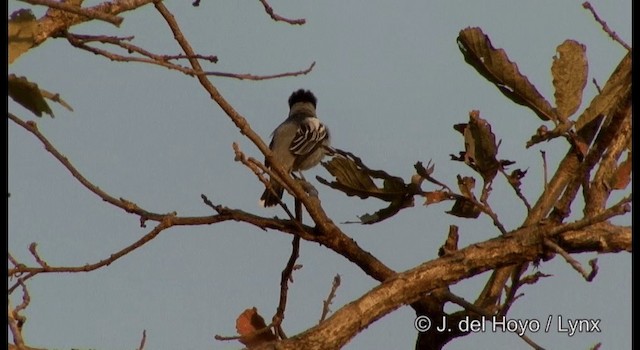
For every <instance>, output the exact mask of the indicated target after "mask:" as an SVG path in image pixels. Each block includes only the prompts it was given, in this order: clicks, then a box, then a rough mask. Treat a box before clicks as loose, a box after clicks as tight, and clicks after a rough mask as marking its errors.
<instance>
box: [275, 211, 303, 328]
mask: <svg viewBox="0 0 640 350" xmlns="http://www.w3.org/2000/svg"><path fill="white" fill-rule="evenodd" d="M296 221H297V222H300V223H301V224H302V207H301V205H300V203H299V201H297V200H296ZM299 256H300V236H299V235H293V240H292V241H291V255H290V256H289V260H288V261H287V265H286V266H285V267H284V269H283V270H282V273H281V275H280V299H279V301H278V308H277V309H276V313H275V315H273V319H272V320H273V323H274V324H275V328H274V330H275V331H276V335H277V336H278V338H280V339H287V336H286V335H285V334H284V331H283V329H282V321H283V320H284V312H285V309H286V307H287V294H288V291H289V281H290V280H291V281H293V280H292V276H293V270H294V267H295V264H296V260H298V257H299Z"/></svg>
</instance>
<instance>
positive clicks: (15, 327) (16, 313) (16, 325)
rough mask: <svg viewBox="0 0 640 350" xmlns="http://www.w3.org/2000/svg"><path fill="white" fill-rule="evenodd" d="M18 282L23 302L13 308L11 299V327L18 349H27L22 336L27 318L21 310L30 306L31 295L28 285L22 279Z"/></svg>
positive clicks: (9, 318)
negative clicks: (21, 313)
mask: <svg viewBox="0 0 640 350" xmlns="http://www.w3.org/2000/svg"><path fill="white" fill-rule="evenodd" d="M18 284H19V285H20V286H21V287H22V303H20V305H18V306H16V307H15V308H13V309H11V302H10V301H9V317H8V323H9V329H10V330H11V334H12V335H13V343H14V344H15V345H16V347H17V348H18V349H25V348H26V347H25V343H24V338H23V337H22V326H23V325H24V323H25V321H26V318H25V317H24V316H23V315H20V311H22V310H24V309H26V307H27V306H29V302H30V301H31V297H29V291H28V290H27V286H26V285H25V284H24V282H22V281H18Z"/></svg>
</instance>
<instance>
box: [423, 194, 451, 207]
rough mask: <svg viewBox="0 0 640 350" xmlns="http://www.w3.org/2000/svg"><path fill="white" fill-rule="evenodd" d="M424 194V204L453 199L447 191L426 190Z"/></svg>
mask: <svg viewBox="0 0 640 350" xmlns="http://www.w3.org/2000/svg"><path fill="white" fill-rule="evenodd" d="M423 196H424V198H425V201H424V205H429V204H433V203H439V202H442V201H446V200H448V199H451V195H450V194H449V193H448V192H446V191H433V192H425V193H424V194H423Z"/></svg>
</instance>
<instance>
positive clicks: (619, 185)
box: [611, 152, 632, 190]
mask: <svg viewBox="0 0 640 350" xmlns="http://www.w3.org/2000/svg"><path fill="white" fill-rule="evenodd" d="M631 167H632V164H631V152H629V153H627V159H625V160H624V161H623V162H622V163H620V165H618V167H617V168H616V170H615V172H614V174H613V177H612V181H611V188H612V189H614V190H622V189H624V188H626V187H627V185H629V182H630V181H631Z"/></svg>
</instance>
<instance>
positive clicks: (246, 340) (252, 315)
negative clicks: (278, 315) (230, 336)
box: [236, 307, 277, 348]
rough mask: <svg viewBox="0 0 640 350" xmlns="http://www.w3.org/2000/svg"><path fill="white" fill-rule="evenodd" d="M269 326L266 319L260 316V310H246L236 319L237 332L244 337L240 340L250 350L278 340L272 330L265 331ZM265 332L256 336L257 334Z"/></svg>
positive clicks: (254, 308)
mask: <svg viewBox="0 0 640 350" xmlns="http://www.w3.org/2000/svg"><path fill="white" fill-rule="evenodd" d="M266 327H267V324H266V323H265V322H264V318H262V316H260V314H258V309H257V308H256V307H253V308H251V309H246V310H244V311H243V312H242V313H241V314H240V316H238V318H237V319H236V331H237V332H238V334H239V335H241V336H242V337H241V338H240V339H239V340H240V342H241V343H242V344H244V345H245V346H246V347H248V348H252V347H255V346H258V345H260V344H262V343H265V342H269V341H273V340H277V338H276V336H275V334H273V332H271V330H270V329H269V330H264V329H265V328H266ZM261 330H263V332H261V333H259V334H256V332H258V331H261Z"/></svg>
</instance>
